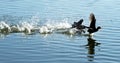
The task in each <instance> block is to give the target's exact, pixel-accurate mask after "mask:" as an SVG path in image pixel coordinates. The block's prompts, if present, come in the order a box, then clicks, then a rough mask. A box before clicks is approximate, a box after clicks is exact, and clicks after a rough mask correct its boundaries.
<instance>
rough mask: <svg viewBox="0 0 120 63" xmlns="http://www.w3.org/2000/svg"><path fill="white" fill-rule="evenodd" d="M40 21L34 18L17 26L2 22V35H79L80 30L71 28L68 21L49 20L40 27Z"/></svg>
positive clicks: (0, 27) (0, 30)
mask: <svg viewBox="0 0 120 63" xmlns="http://www.w3.org/2000/svg"><path fill="white" fill-rule="evenodd" d="M39 22H40V19H39V18H38V17H37V16H33V17H31V18H30V19H28V20H21V21H20V22H19V23H17V24H14V25H13V24H11V25H9V24H8V23H6V22H4V21H1V22H0V33H5V32H7V33H26V34H32V33H40V34H49V33H64V34H70V35H73V34H75V33H77V32H78V31H80V30H78V29H76V28H71V27H72V26H71V24H70V23H69V22H68V20H66V19H64V20H61V21H53V20H49V21H47V22H44V25H42V26H40V25H39V24H40V23H39Z"/></svg>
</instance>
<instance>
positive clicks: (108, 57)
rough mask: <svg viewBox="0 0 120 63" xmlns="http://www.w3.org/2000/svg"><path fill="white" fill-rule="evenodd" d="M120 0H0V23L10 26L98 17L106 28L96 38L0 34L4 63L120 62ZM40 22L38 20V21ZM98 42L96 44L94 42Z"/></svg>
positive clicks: (1, 57) (2, 61)
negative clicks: (91, 15) (92, 15)
mask: <svg viewBox="0 0 120 63" xmlns="http://www.w3.org/2000/svg"><path fill="white" fill-rule="evenodd" d="M119 11H120V1H119V0H115V1H114V0H89V1H84V0H73V1H72V0H71V1H70V0H34V1H33V0H0V21H3V22H6V23H7V24H11V25H14V24H19V23H21V22H27V21H30V22H31V21H32V22H33V21H34V19H33V20H31V18H32V17H34V16H37V19H38V22H37V25H40V26H42V25H44V24H46V22H47V23H56V22H57V23H60V22H63V20H66V21H67V22H68V23H70V24H72V23H73V22H74V21H78V20H79V19H81V18H83V19H84V23H83V24H84V25H89V18H88V17H89V14H90V13H91V12H93V13H94V14H95V16H96V20H97V25H98V26H101V27H102V29H101V30H100V31H98V32H96V33H95V34H94V36H93V37H92V38H89V37H88V36H85V35H72V36H71V35H70V34H62V33H51V34H40V33H34V34H30V35H29V34H25V33H7V34H3V33H0V63H73V62H74V63H119V62H120V60H119V58H120V50H119V47H120V42H119V41H120V38H119V37H120V31H119V29H120V26H119V24H120V18H119V16H120V14H119ZM35 21H36V19H35ZM94 40H96V41H94Z"/></svg>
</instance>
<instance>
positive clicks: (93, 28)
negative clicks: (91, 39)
mask: <svg viewBox="0 0 120 63" xmlns="http://www.w3.org/2000/svg"><path fill="white" fill-rule="evenodd" d="M89 18H90V21H91V22H90V26H89V28H88V32H89V34H92V33H94V32H97V31H98V30H99V29H101V27H100V26H98V27H97V28H96V19H95V16H94V14H93V13H91V14H90V17H89Z"/></svg>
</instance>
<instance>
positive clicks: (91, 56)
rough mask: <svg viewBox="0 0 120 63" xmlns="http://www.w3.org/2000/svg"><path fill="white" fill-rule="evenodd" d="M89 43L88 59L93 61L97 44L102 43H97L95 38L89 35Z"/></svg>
mask: <svg viewBox="0 0 120 63" xmlns="http://www.w3.org/2000/svg"><path fill="white" fill-rule="evenodd" d="M87 41H88V44H87V45H86V46H87V47H88V56H87V57H88V60H89V61H93V59H94V54H95V46H98V45H100V43H97V42H96V40H95V39H93V38H92V37H89V38H88V39H87Z"/></svg>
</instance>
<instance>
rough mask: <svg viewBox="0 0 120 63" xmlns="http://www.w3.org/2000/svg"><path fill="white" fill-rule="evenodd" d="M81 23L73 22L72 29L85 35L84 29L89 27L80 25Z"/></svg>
mask: <svg viewBox="0 0 120 63" xmlns="http://www.w3.org/2000/svg"><path fill="white" fill-rule="evenodd" d="M82 23H83V19H80V20H79V21H78V22H74V24H72V28H76V29H77V30H79V31H78V32H80V33H81V32H84V33H85V31H84V29H85V28H89V27H87V26H85V25H82Z"/></svg>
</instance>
